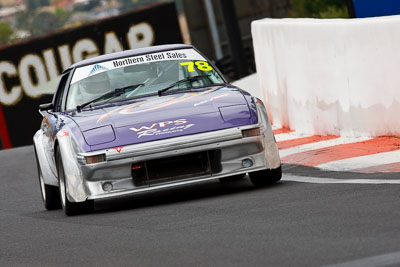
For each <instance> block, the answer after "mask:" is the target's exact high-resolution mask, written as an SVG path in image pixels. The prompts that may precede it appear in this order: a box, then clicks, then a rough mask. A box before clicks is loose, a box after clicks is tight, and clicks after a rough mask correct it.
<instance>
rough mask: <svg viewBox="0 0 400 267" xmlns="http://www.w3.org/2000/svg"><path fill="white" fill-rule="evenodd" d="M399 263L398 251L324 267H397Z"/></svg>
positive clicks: (399, 254) (399, 255)
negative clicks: (390, 266)
mask: <svg viewBox="0 0 400 267" xmlns="http://www.w3.org/2000/svg"><path fill="white" fill-rule="evenodd" d="M399 263H400V251H398V252H393V253H387V254H382V255H379V256H372V257H367V258H363V259H358V260H353V261H348V262H343V263H339V264H333V265H326V267H378V266H389V265H392V266H394V265H396V266H398V265H399Z"/></svg>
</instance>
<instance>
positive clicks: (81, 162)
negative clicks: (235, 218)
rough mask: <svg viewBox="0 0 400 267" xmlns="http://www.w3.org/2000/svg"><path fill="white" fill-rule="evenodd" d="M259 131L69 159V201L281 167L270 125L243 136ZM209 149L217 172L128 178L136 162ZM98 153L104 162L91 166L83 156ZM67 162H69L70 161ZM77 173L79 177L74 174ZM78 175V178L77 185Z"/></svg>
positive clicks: (225, 132) (216, 134) (211, 134)
mask: <svg viewBox="0 0 400 267" xmlns="http://www.w3.org/2000/svg"><path fill="white" fill-rule="evenodd" d="M257 127H260V125H248V126H243V127H236V128H230V129H225V130H219V131H214V132H208V133H200V134H195V135H188V136H182V137H175V138H170V139H164V140H159V141H153V142H148V143H142V144H136V145H130V146H125V147H120V148H112V149H105V150H100V151H95V152H90V153H78V155H76V157H75V164H73V162H71V161H69V162H70V163H69V164H65V163H64V165H67V166H65V167H67V168H68V165H72V164H73V165H75V166H73V167H72V168H70V169H67V168H66V169H65V172H66V176H67V177H71V178H75V179H69V180H70V181H71V182H69V183H68V186H67V195H68V199H69V200H70V201H73V202H79V201H83V200H86V199H105V198H110V197H117V196H123V195H128V194H133V193H137V192H143V191H150V190H157V189H161V188H168V187H175V186H179V185H185V184H191V183H196V182H202V181H207V180H212V179H218V178H223V177H227V176H232V175H236V174H242V173H248V172H253V171H258V170H264V169H276V168H278V167H279V166H280V159H279V153H278V149H277V145H276V143H275V139H274V138H273V134H272V130H271V127H261V130H262V131H261V134H260V135H257V136H252V137H242V130H247V129H252V128H257ZM211 150H218V151H220V169H219V170H218V172H217V173H209V174H205V175H200V176H195V177H189V178H187V177H186V178H184V179H180V180H173V181H165V182H162V183H157V184H146V185H141V186H137V185H135V183H134V180H133V178H132V174H131V172H132V164H134V163H137V162H146V161H151V160H155V159H163V158H170V157H175V156H179V155H186V154H191V153H196V152H202V151H211ZM100 154H104V155H105V157H106V161H104V162H100V163H94V164H87V163H86V157H89V156H94V155H100ZM245 159H250V160H251V161H252V163H253V164H252V166H250V167H244V166H243V165H244V164H243V160H245ZM69 160H72V161H73V159H69ZM76 167H78V168H76ZM78 169H79V173H77V170H78ZM78 176H80V177H81V179H80V181H78V183H77V181H76V180H77V179H76V178H77V177H78ZM266 179H267V177H266ZM74 181H75V182H74ZM105 183H109V184H111V185H112V190H109V191H105V190H103V185H104V184H105Z"/></svg>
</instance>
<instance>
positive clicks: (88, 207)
mask: <svg viewBox="0 0 400 267" xmlns="http://www.w3.org/2000/svg"><path fill="white" fill-rule="evenodd" d="M57 172H58V184H59V190H60V200H61V206H62V208H63V210H64V212H65V214H66V215H68V216H71V215H76V214H82V213H88V212H91V211H93V209H94V201H93V200H86V201H83V202H70V201H69V200H68V197H67V187H66V180H65V172H64V166H63V164H62V158H61V153H60V149H59V148H57Z"/></svg>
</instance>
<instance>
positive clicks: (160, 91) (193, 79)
mask: <svg viewBox="0 0 400 267" xmlns="http://www.w3.org/2000/svg"><path fill="white" fill-rule="evenodd" d="M208 76H209V75H196V76H192V77H187V78H185V79H182V80H179V81H176V82H174V83H172V84H170V85H168V86H167V87H165V88H164V89H161V90H158V95H159V96H161V93H163V92H165V91H167V90H169V89H171V88H173V87H174V86H175V85H177V84H180V83H183V82H188V81H190V82H193V81H196V80H198V79H200V78H204V77H208Z"/></svg>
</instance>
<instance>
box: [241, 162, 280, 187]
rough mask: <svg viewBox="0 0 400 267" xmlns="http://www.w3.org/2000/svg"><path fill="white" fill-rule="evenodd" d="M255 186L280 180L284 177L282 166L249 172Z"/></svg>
mask: <svg viewBox="0 0 400 267" xmlns="http://www.w3.org/2000/svg"><path fill="white" fill-rule="evenodd" d="M249 176H250V181H251V182H252V183H253V185H254V186H259V187H261V186H266V185H270V184H273V183H276V182H278V181H279V180H280V179H281V178H282V167H281V166H279V167H278V168H276V169H267V170H261V171H256V172H251V173H249Z"/></svg>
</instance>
